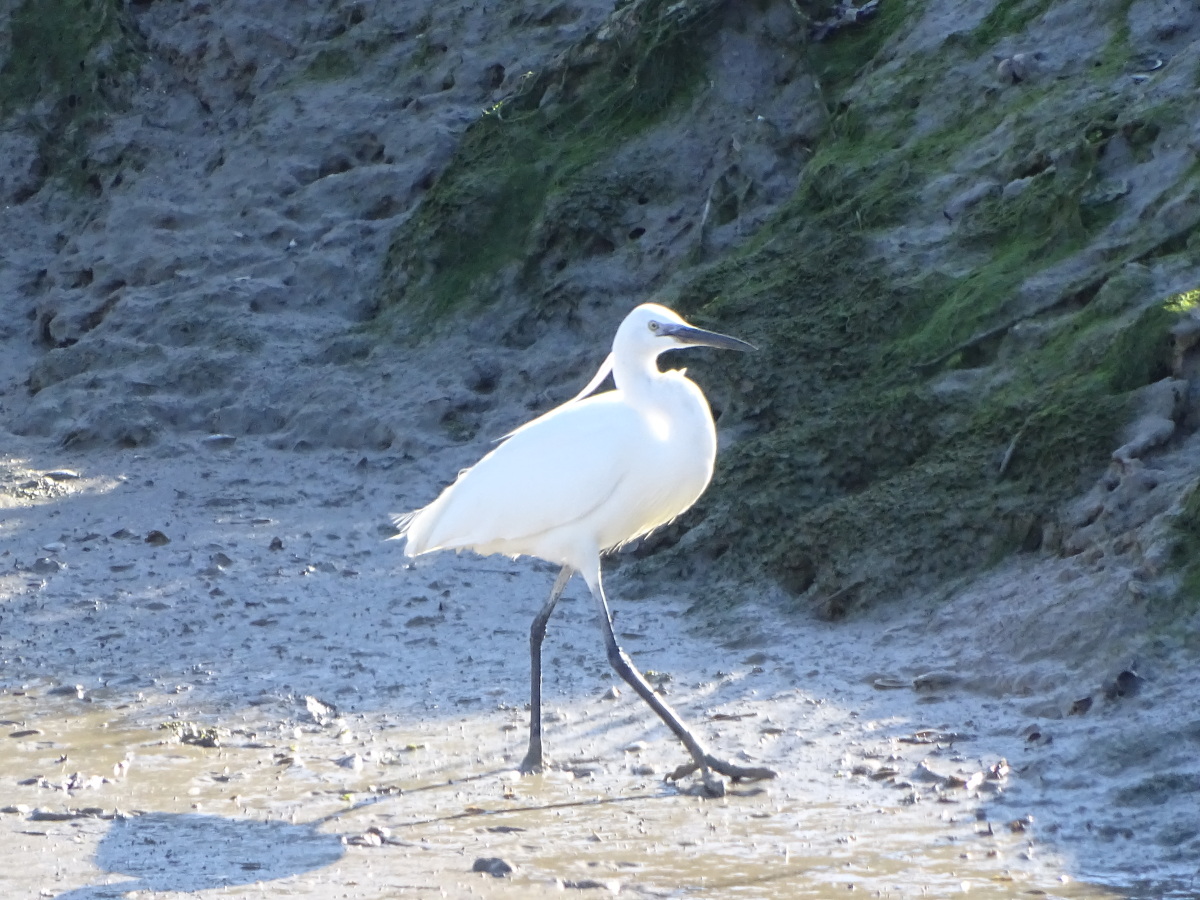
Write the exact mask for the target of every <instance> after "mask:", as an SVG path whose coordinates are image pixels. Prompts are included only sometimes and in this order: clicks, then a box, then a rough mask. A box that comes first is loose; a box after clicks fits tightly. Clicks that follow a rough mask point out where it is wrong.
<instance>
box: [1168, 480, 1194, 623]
mask: <svg viewBox="0 0 1200 900" xmlns="http://www.w3.org/2000/svg"><path fill="white" fill-rule="evenodd" d="M1172 529H1173V531H1174V532H1175V543H1174V546H1173V547H1172V548H1171V563H1172V564H1173V565H1174V566H1175V567H1176V568H1177V569H1179V570H1180V572H1182V574H1183V578H1182V581H1181V583H1180V587H1179V599H1180V600H1181V601H1183V603H1184V604H1185V605H1186V606H1187V607H1188V608H1190V609H1196V608H1197V607H1200V484H1198V485H1195V486H1193V487H1192V490H1191V493H1190V494H1188V496H1187V499H1186V500H1185V501H1184V503H1183V508H1182V509H1181V510H1180V511H1179V515H1178V516H1176V517H1175V520H1174V522H1173V523H1172Z"/></svg>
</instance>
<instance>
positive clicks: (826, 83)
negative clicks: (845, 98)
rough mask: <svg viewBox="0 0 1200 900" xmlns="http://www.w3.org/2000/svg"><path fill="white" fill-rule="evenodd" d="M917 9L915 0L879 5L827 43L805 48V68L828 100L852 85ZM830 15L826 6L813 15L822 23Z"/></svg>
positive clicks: (830, 38) (900, 0)
mask: <svg viewBox="0 0 1200 900" xmlns="http://www.w3.org/2000/svg"><path fill="white" fill-rule="evenodd" d="M920 5H922V4H920V3H919V2H918V0H891V2H887V3H881V4H879V13H878V15H876V16H875V17H873V18H871V19H869V20H867V21H866V22H862V23H860V24H857V25H853V26H850V27H848V28H844V29H840V30H839V31H837V32H835V33H834V34H833V35H832V36H831V37H829V38H828V39H827V40H824V41H820V42H817V43H812V44H809V46H808V50H807V57H808V62H809V66H810V67H811V69H812V73H813V75H814V76H815V77H816V78H817V80H818V82H819V83H820V85H821V87H822V89H823V90H825V91H826V92H827V93H829V95H831V96H832V95H835V94H837V93H840V92H841V91H842V90H843V89H844V88H846V87H847V86H848V85H850V84H851V83H853V81H854V79H855V77H856V76H857V75H858V73H859V72H860V71H861V70H862V69H863V68H864V67H865V66H869V65H870V64H872V63H873V62H874V61H875V59H876V57H877V56H878V54H879V51H880V49H881V48H882V47H883V46H884V44H885V43H886V42H887V40H888V38H890V37H891V36H892V35H893V34H895V33H896V31H897V30H898V29H899V28H900V26H901V25H903V24H904V22H905V21H906V20H907V19H908V18H909V17H910V16H911V15H912V14H913V12H914V11H915V10H916V9H917V7H919V6H920ZM832 13H833V9H832V4H830V5H829V8H827V9H822V10H820V11H815V12H814V18H817V19H823V18H825V17H827V16H828V15H831V14H832Z"/></svg>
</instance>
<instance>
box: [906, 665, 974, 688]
mask: <svg viewBox="0 0 1200 900" xmlns="http://www.w3.org/2000/svg"><path fill="white" fill-rule="evenodd" d="M961 680H962V679H960V678H959V676H958V675H956V674H955V673H953V672H945V671H940V670H939V671H934V672H925V673H924V674H921V675H918V676H917V677H916V678H914V679H913V680H912V686H913V687H914V688H916V689H917V690H918V691H922V690H925V691H931V690H937V689H939V688H947V687H951V686H952V685H955V684H958V682H959V681H961Z"/></svg>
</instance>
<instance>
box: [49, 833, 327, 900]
mask: <svg viewBox="0 0 1200 900" xmlns="http://www.w3.org/2000/svg"><path fill="white" fill-rule="evenodd" d="M322 821H324V820H320V821H317V822H313V823H309V824H300V825H292V824H289V823H286V822H256V821H248V820H243V819H228V818H225V817H223V816H209V815H199V814H192V813H182V814H178V813H164V812H154V813H144V814H141V815H135V816H129V817H126V818H119V819H115V820H114V821H113V824H112V827H111V828H110V829H109V831H108V833H107V834H106V835H105V836H104V837H103V839H101V841H100V844H99V845H98V846H97V848H96V856H95V862H96V866H97V867H98V868H100V869H102V870H103V871H105V872H108V873H110V874H114V875H128V876H130V877H132V878H134V879H135V880H134V881H132V882H130V881H122V882H119V883H113V884H109V885H92V886H87V887H81V888H76V889H75V890H71V891H68V892H67V893H65V894H59V895H58V900H107V898H113V897H123V896H128V892H129V891H150V892H156V891H167V892H180V893H188V892H191V891H201V890H208V889H212V888H223V887H230V886H236V885H243V884H252V883H254V882H259V881H273V880H277V879H280V878H287V877H289V876H292V875H299V874H302V873H305V872H310V871H312V870H314V869H319V868H322V867H324V866H328V865H331V864H333V863H335V862H337V861H338V860H339V859H341V858H342V856H343V855H344V854H345V847H344V846H343V845H342V841H341V837H340V836H339V835H336V834H325V833H323V832H321V831H319V830H318V827H319V826H320V825H321V823H322Z"/></svg>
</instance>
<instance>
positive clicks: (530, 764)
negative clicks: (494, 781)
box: [517, 749, 546, 775]
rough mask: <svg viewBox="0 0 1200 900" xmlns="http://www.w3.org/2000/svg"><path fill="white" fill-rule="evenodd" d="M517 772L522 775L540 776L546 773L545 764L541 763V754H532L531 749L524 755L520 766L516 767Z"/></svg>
mask: <svg viewBox="0 0 1200 900" xmlns="http://www.w3.org/2000/svg"><path fill="white" fill-rule="evenodd" d="M517 771H518V772H520V773H521V774H522V775H541V774H542V773H543V772H545V771H546V764H545V763H544V762H543V761H542V754H541V753H540V752H539V753H536V754H535V753H534V752H533V750H532V749H531V750H530V751H529V752H528V753H526V754H525V758H524V759H523V760H521V764H520V765H519V766H517Z"/></svg>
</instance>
